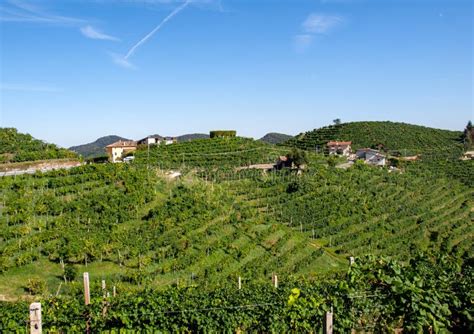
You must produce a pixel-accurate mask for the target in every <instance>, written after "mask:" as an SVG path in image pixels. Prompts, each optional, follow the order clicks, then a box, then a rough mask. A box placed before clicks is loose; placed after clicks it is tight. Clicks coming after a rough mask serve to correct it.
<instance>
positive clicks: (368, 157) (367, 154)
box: [356, 148, 387, 166]
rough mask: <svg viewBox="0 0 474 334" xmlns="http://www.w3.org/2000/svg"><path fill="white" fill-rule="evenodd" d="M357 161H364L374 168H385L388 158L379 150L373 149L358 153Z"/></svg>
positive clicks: (360, 150)
mask: <svg viewBox="0 0 474 334" xmlns="http://www.w3.org/2000/svg"><path fill="white" fill-rule="evenodd" d="M356 157H357V159H363V160H364V161H365V163H366V164H369V165H374V166H385V165H386V164H387V158H386V156H385V155H384V154H382V153H380V152H379V151H378V150H374V149H371V148H362V149H359V150H357V152H356Z"/></svg>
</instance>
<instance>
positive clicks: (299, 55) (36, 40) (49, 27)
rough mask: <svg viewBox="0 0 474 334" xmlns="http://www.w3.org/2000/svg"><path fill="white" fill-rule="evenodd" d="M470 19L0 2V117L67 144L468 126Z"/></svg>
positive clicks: (457, 0) (283, 8)
mask: <svg viewBox="0 0 474 334" xmlns="http://www.w3.org/2000/svg"><path fill="white" fill-rule="evenodd" d="M472 22H473V7H472V1H470V0H287V1H283V0H221V1H219V0H194V1H190V2H186V1H174V0H89V1H88V0H82V1H81V0H68V1H60V0H41V1H39V0H38V1H35V0H30V1H26V0H15V1H10V0H0V25H1V32H0V33H1V39H0V42H1V45H0V47H1V63H0V69H1V73H0V79H1V83H0V99H1V101H0V108H1V111H0V126H2V127H4V126H12V127H16V128H18V129H19V130H20V131H22V132H28V133H31V134H32V135H33V136H35V137H38V138H41V139H44V140H46V141H49V142H54V143H57V144H59V145H62V146H70V145H75V144H81V143H85V142H90V141H93V140H95V139H96V138H97V137H100V136H102V135H107V134H118V135H121V136H124V137H129V138H133V139H138V138H141V137H144V136H146V135H148V134H152V133H159V134H162V135H179V134H184V133H191V132H208V131H209V130H211V129H236V130H237V131H238V133H239V134H240V135H244V136H252V137H260V136H262V135H264V134H265V133H267V132H270V131H277V132H284V133H288V134H297V133H299V132H302V131H307V130H311V129H313V128H317V127H320V126H324V125H326V124H328V123H331V122H332V120H333V119H335V118H341V119H342V120H343V121H357V120H392V121H403V122H408V123H415V124H422V125H427V126H433V127H438V128H446V129H458V130H461V129H462V128H464V126H465V124H466V123H467V120H468V119H474V116H473V55H472V44H473V26H472V24H473V23H472ZM160 24H161V26H160ZM127 54H129V56H128V57H127Z"/></svg>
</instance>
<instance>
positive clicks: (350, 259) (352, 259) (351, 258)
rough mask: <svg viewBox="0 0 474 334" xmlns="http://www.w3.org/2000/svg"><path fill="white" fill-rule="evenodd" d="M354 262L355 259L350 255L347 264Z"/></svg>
mask: <svg viewBox="0 0 474 334" xmlns="http://www.w3.org/2000/svg"><path fill="white" fill-rule="evenodd" d="M354 263H355V259H354V257H353V256H351V257H350V258H349V265H351V266H352V265H353V264H354Z"/></svg>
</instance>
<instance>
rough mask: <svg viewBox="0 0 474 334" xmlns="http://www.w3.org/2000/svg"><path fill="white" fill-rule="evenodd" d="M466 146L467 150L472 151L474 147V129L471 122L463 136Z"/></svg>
mask: <svg viewBox="0 0 474 334" xmlns="http://www.w3.org/2000/svg"><path fill="white" fill-rule="evenodd" d="M462 139H463V142H464V146H465V147H466V148H467V149H470V148H472V147H473V145H474V128H473V127H472V122H471V121H469V122H468V123H467V125H466V128H465V129H464V132H463V136H462Z"/></svg>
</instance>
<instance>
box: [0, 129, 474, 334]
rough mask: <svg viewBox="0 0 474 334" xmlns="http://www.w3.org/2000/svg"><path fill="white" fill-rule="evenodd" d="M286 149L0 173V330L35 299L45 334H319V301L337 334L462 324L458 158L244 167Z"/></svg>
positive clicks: (208, 149) (465, 234) (468, 297)
mask: <svg viewBox="0 0 474 334" xmlns="http://www.w3.org/2000/svg"><path fill="white" fill-rule="evenodd" d="M350 124H352V123H350ZM390 124H393V123H390ZM342 126H344V124H343V125H342ZM338 127H340V126H336V127H334V128H338ZM331 131H332V130H331ZM361 131H362V130H361ZM420 131H421V130H420ZM439 131H442V130H439ZM452 135H453V138H454V134H452ZM443 138H444V139H443ZM443 138H441V139H439V138H438V139H439V140H440V142H439V145H440V146H439V147H441V145H444V144H443V143H442V142H445V141H446V142H447V141H448V140H449V138H450V137H449V136H447V135H446V136H445V137H443ZM300 139H301V136H300ZM342 139H344V138H342ZM354 141H355V140H354ZM412 144H413V143H412ZM445 144H446V143H445ZM298 145H299V144H298ZM298 145H296V146H298ZM455 145H457V144H455ZM455 147H457V146H455ZM395 149H400V147H396V148H395ZM422 149H423V150H424V154H425V156H426V154H427V149H426V148H423V147H422ZM291 150H292V148H290V147H288V146H273V145H269V144H265V143H262V142H259V141H253V140H251V139H245V138H239V137H235V138H213V139H198V140H193V141H190V142H186V143H179V144H173V145H168V146H158V147H156V146H152V147H150V148H149V149H148V147H141V148H140V149H139V150H138V151H137V152H136V159H135V161H134V162H133V163H131V164H102V165H84V166H81V167H77V168H72V169H69V170H57V171H52V172H48V173H39V172H38V173H36V174H33V175H22V176H16V177H3V178H0V275H1V279H0V294H1V295H3V298H5V299H7V300H9V301H8V302H3V303H0V313H2V314H6V315H7V316H5V317H2V319H1V320H0V331H2V332H8V331H18V332H22V331H23V330H24V329H25V328H26V327H25V317H26V315H27V314H26V313H25V310H27V308H28V307H27V304H28V301H29V300H31V299H33V298H34V299H39V300H42V303H43V305H44V312H45V315H44V322H45V328H47V329H49V330H53V331H54V330H61V331H84V330H85V328H86V327H85V326H86V323H87V324H88V326H91V328H93V329H94V331H105V332H114V331H115V332H118V331H119V330H120V329H137V328H140V329H144V330H145V329H150V330H151V329H160V330H162V331H164V332H167V331H168V332H176V331H178V332H187V331H190V332H208V331H211V332H213V331H219V330H220V329H222V328H223V327H222V326H224V328H226V330H227V331H229V332H235V331H243V332H268V331H274V332H288V331H293V332H311V331H314V332H317V331H318V330H319V329H320V328H321V326H322V315H323V314H324V313H325V312H326V311H328V310H329V309H330V308H331V307H332V308H333V309H334V310H335V314H336V317H335V326H336V327H335V328H337V330H338V331H340V332H348V331H350V330H351V329H356V330H358V331H374V332H386V331H389V330H393V329H395V328H403V329H404V330H405V331H407V332H419V331H423V330H424V331H426V330H427V328H428V327H430V326H432V327H433V328H434V329H435V331H436V332H438V331H443V330H450V331H455V330H456V329H459V328H461V329H463V330H466V329H467V328H470V327H469V326H471V327H472V321H470V320H469V319H472V318H470V317H471V316H472V312H473V305H472V299H473V296H472V292H471V290H472V289H470V287H472V259H473V257H474V247H473V242H472V241H473V237H474V210H473V208H474V187H473V186H472V182H473V179H474V176H473V171H474V165H473V162H472V161H461V160H458V159H452V158H451V157H449V156H448V157H446V156H444V158H443V155H442V154H439V155H437V158H436V159H425V160H420V161H415V162H405V163H403V164H402V165H401V166H400V170H399V171H398V172H393V171H391V170H389V169H387V168H374V167H369V166H367V165H364V164H359V163H356V164H354V166H353V167H351V168H349V169H340V168H336V165H337V164H338V163H339V161H338V159H337V158H333V157H327V156H325V155H323V154H320V153H316V152H314V150H313V152H308V154H307V164H306V166H305V168H304V169H302V170H299V171H298V170H295V169H285V168H283V169H281V170H271V171H269V170H258V169H247V168H244V167H246V166H250V165H253V164H264V163H270V164H271V163H274V162H275V161H276V160H277V158H278V157H279V156H281V155H286V154H288V153H289V152H290V151H291ZM420 151H421V149H420ZM342 161H343V160H341V162H342ZM170 169H173V170H179V171H180V172H181V174H182V176H181V177H180V178H177V179H173V180H171V179H170V178H168V177H167V172H168V171H169V170H170ZM471 176H473V177H471ZM431 254H435V255H431ZM349 257H356V264H355V265H352V266H349V261H348V259H349ZM86 271H87V272H89V273H90V275H91V279H92V289H93V300H92V304H91V305H90V306H84V305H83V296H82V285H81V275H82V272H86ZM273 273H277V274H278V277H279V279H280V282H281V284H280V286H279V287H278V288H274V287H273V286H272V285H271V284H270V280H271V277H272V274H273ZM238 277H241V278H242V283H243V288H242V289H241V290H239V289H237V288H236V286H237V285H236V284H237V278H238ZM101 280H105V281H106V282H107V286H108V290H107V291H108V292H109V294H110V292H111V290H110V287H111V286H115V287H116V288H117V291H118V295H117V296H116V297H112V296H111V297H106V298H104V297H103V295H106V293H105V291H102V289H101V287H100V281H101ZM471 329H472V328H471Z"/></svg>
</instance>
